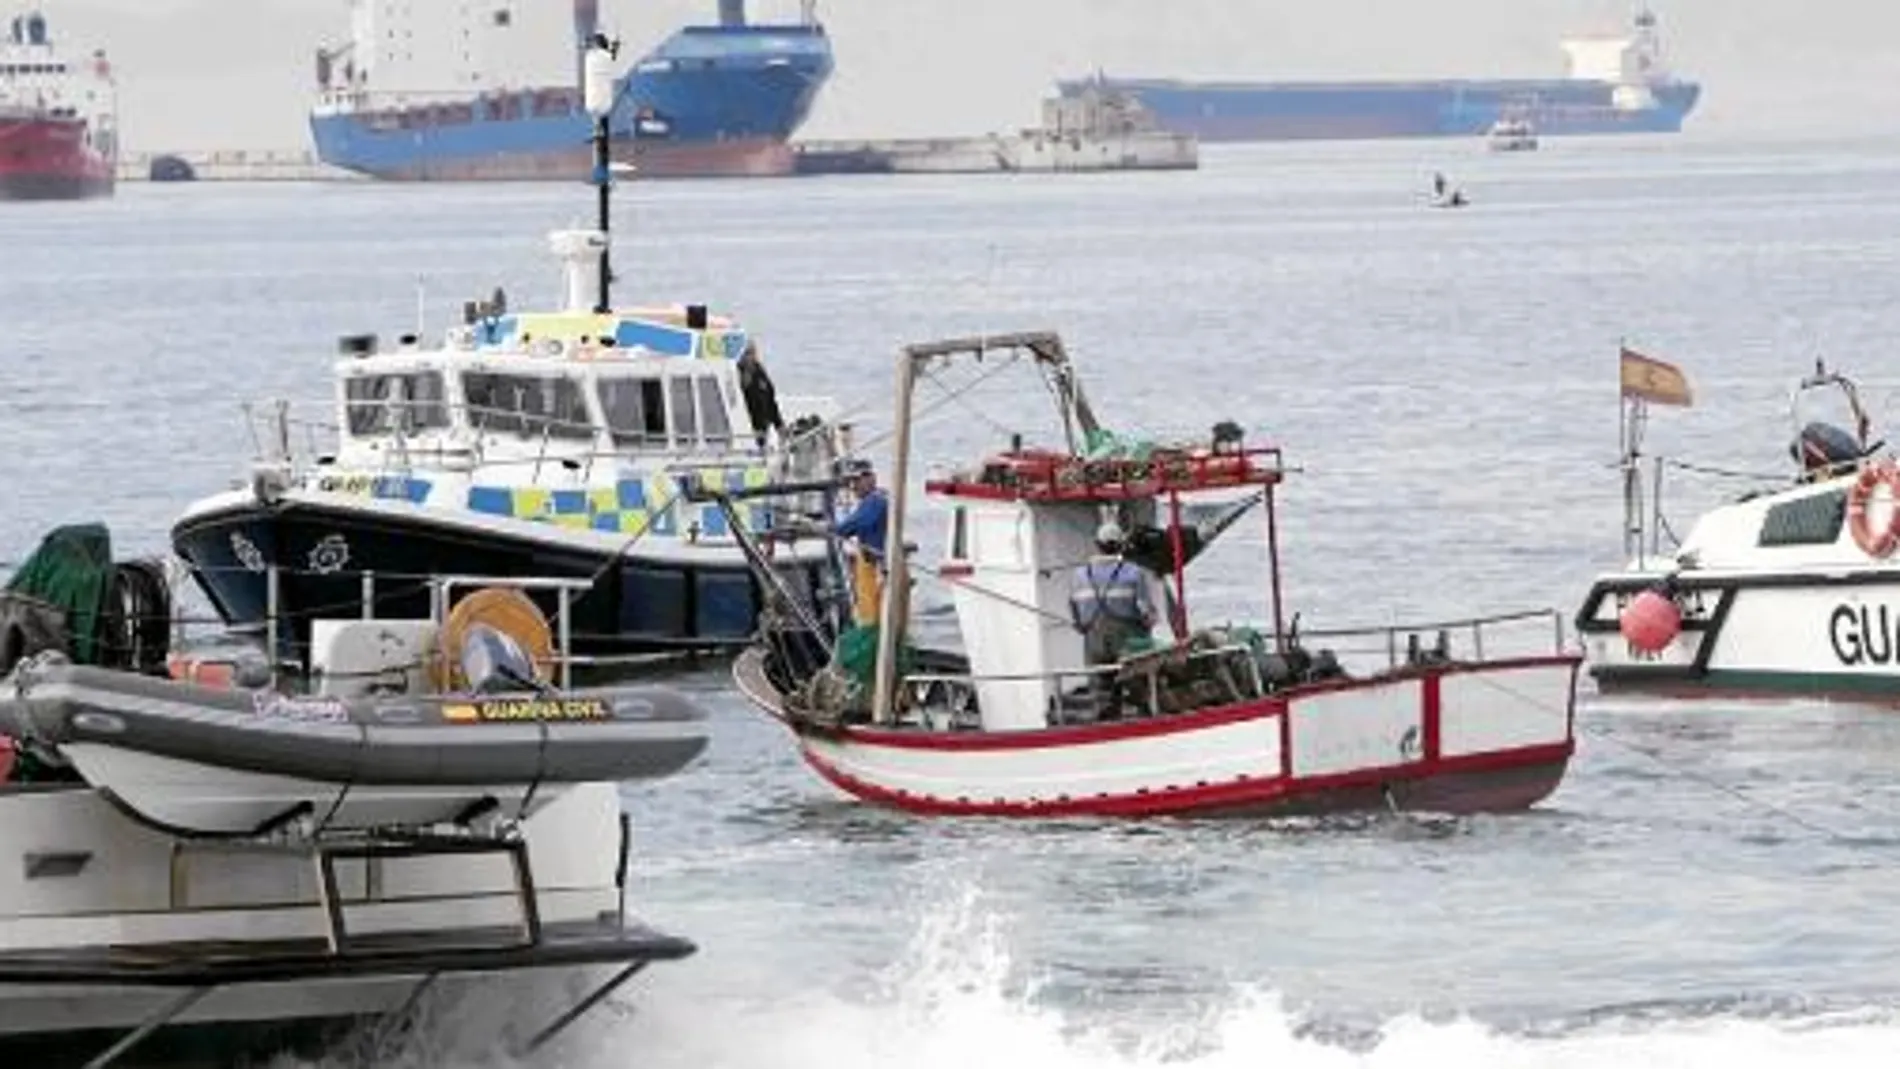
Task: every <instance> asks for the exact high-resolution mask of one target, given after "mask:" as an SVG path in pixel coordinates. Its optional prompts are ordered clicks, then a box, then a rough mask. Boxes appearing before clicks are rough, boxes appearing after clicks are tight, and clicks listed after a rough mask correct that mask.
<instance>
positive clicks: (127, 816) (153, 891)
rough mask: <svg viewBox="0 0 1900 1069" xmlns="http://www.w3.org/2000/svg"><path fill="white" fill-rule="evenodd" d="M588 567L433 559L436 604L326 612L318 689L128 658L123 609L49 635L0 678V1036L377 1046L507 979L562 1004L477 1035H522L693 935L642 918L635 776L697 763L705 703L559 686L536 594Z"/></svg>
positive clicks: (112, 1042)
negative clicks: (630, 900)
mask: <svg viewBox="0 0 1900 1069" xmlns="http://www.w3.org/2000/svg"><path fill="white" fill-rule="evenodd" d="M29 563H31V562H29ZM457 586H465V587H470V588H472V589H473V593H471V594H470V595H469V596H467V597H462V598H456V597H455V596H454V595H455V593H456V591H455V589H454V588H455V587H457ZM579 586H584V581H578V580H566V581H563V580H558V579H520V578H511V579H507V580H484V579H477V578H473V577H454V576H442V577H438V578H437V579H436V580H435V581H434V585H433V587H432V591H431V598H430V600H431V603H432V604H433V605H434V606H435V610H434V613H433V615H432V616H431V618H428V619H421V620H404V619H360V618H355V619H344V620H334V619H332V620H320V621H317V622H316V626H315V628H314V630H315V631H316V633H317V635H318V636H319V651H320V656H319V658H318V661H317V668H318V673H319V674H318V676H317V679H316V681H315V685H314V689H312V690H310V691H308V692H293V691H288V690H286V689H283V688H280V687H278V686H276V685H275V684H276V683H278V682H279V681H280V680H281V676H282V674H281V673H280V672H279V670H278V666H274V665H269V664H268V662H265V661H257V662H249V663H248V664H247V663H246V662H241V661H240V662H238V663H237V667H236V669H235V670H234V671H232V672H230V673H227V674H225V675H223V676H218V677H212V678H210V679H209V680H208V681H207V682H193V681H185V680H175V679H170V678H164V677H162V676H154V675H152V674H146V673H141V672H138V671H134V670H131V668H130V667H128V666H127V665H126V661H125V657H126V651H127V649H128V648H129V647H128V646H127V644H125V643H123V642H121V641H119V639H120V638H121V637H122V635H123V633H122V632H120V630H119V629H120V628H130V627H134V626H138V625H136V624H135V623H131V622H127V621H125V620H123V619H121V620H118V621H117V622H113V623H108V625H107V626H106V627H105V628H104V629H97V628H95V629H92V630H91V631H90V632H89V633H88V634H87V637H88V639H89V640H90V641H89V643H81V642H76V641H71V640H72V639H73V638H75V637H77V636H76V634H74V633H64V632H60V631H57V630H55V629H54V628H53V627H51V626H47V627H42V628H40V629H38V630H37V631H36V632H35V635H36V636H37V639H36V641H35V645H41V644H43V643H42V642H41V641H39V640H41V639H43V638H44V636H46V635H48V634H52V635H55V636H57V637H58V638H59V639H60V640H61V641H60V643H57V644H53V645H49V646H47V648H44V649H38V648H29V649H27V651H26V656H25V658H24V659H22V660H20V661H18V662H17V663H16V664H15V665H14V666H13V671H12V673H11V675H10V677H8V678H6V679H5V680H4V681H0V1060H4V1061H5V1062H6V1064H14V1063H15V1062H16V1061H18V1062H19V1064H60V1065H67V1064H71V1065H79V1064H85V1065H87V1066H89V1067H104V1066H108V1065H113V1064H117V1063H118V1062H119V1060H120V1059H121V1058H128V1057H135V1058H137V1059H139V1061H140V1063H141V1064H144V1063H146V1062H147V1060H148V1059H159V1060H164V1061H167V1062H169V1059H172V1058H175V1057H183V1056H185V1055H187V1054H190V1055H192V1056H198V1057H201V1056H204V1054H205V1053H206V1052H207V1051H215V1052H218V1053H219V1054H220V1056H249V1055H264V1056H269V1055H274V1054H278V1053H282V1052H285V1051H296V1052H300V1053H303V1054H305V1055H309V1056H315V1055H318V1054H321V1053H324V1052H335V1051H337V1050H339V1049H347V1050H356V1051H358V1052H359V1053H361V1054H362V1056H363V1057H366V1058H380V1057H383V1056H385V1055H386V1054H387V1053H389V1050H390V1046H389V1045H390V1044H392V1043H396V1042H399V1041H400V1040H402V1039H403V1038H404V1037H405V1034H406V1032H407V1031H408V1028H409V1026H410V1025H411V1024H412V1022H413V1020H414V1019H415V1016H416V1014H417V1013H418V1012H419V1010H420V1009H421V1008H422V1007H423V1006H424V1005H425V999H426V998H434V999H438V1000H446V1002H447V1004H448V1005H449V1006H450V1007H453V1005H454V1004H455V1000H456V999H458V998H461V997H466V996H469V995H472V994H476V993H478V992H479V991H480V990H481V989H482V988H484V987H487V986H491V985H493V984H496V983H507V984H509V985H510V987H509V989H508V990H509V995H510V997H509V1003H510V1005H511V1006H513V1005H515V1004H516V1002H517V997H519V999H520V1000H521V1001H522V1002H523V1003H524V1004H525V1005H527V1006H530V1007H532V1006H533V1005H535V1000H536V999H539V1000H542V1001H545V1000H546V999H548V998H553V999H557V1000H561V1001H564V1002H565V1003H567V1005H566V1006H565V1008H564V1009H562V1010H561V1011H560V1012H558V1013H556V1012H554V1011H553V1010H551V1009H550V1010H549V1011H547V1012H546V1013H545V1015H544V1016H542V1017H541V1018H539V1019H534V1018H532V1017H530V1016H527V1015H526V1011H524V1013H523V1014H513V1015H509V1016H508V1017H507V1018H506V1019H505V1020H503V1021H499V1022H494V1023H497V1024H499V1025H501V1026H502V1030H501V1031H499V1032H486V1033H483V1035H484V1036H485V1037H486V1038H485V1039H484V1040H481V1041H480V1042H483V1043H486V1042H490V1041H494V1042H503V1043H505V1044H507V1045H509V1046H511V1047H512V1048H513V1049H515V1050H516V1051H517V1052H520V1053H525V1052H526V1051H529V1050H532V1049H535V1048H538V1047H540V1046H542V1045H543V1044H545V1043H546V1042H547V1041H549V1040H551V1039H552V1038H554V1037H555V1036H556V1035H558V1034H559V1033H561V1032H562V1031H563V1030H564V1029H566V1028H567V1027H568V1025H570V1024H571V1023H572V1022H573V1021H574V1020H576V1019H578V1018H579V1017H580V1016H581V1015H582V1014H584V1013H585V1012H587V1011H588V1010H589V1009H591V1008H592V1007H594V1006H595V1005H597V1004H598V1003H599V1002H600V1001H601V1000H602V999H604V998H605V997H606V996H607V994H609V993H610V992H612V991H613V990H614V989H616V988H619V987H620V986H621V985H622V984H624V983H625V982H626V981H627V980H629V979H630V978H632V977H633V976H634V975H635V974H637V973H638V972H640V971H641V970H642V969H644V968H645V967H646V966H648V965H650V964H651V963H653V962H655V961H667V960H673V959H677V958H682V957H685V956H687V955H689V954H691V953H692V952H693V946H692V944H691V943H689V942H687V941H685V940H683V939H680V938H677V937H675V936H671V935H667V934H665V933H662V932H658V931H655V930H653V929H651V928H649V927H647V926H645V925H644V924H642V923H640V922H638V921H637V920H635V919H634V918H633V917H632V916H630V915H629V913H628V912H627V907H626V879H627V872H628V863H629V853H630V847H631V841H632V840H631V824H630V820H629V817H628V816H627V814H626V813H625V812H624V811H623V810H622V808H621V801H620V794H619V785H620V784H622V783H625V782H628V781H634V780H653V779H659V778H663V777H666V776H670V775H672V774H674V773H675V772H677V771H679V770H680V769H682V768H684V767H685V766H686V765H687V764H688V763H690V762H691V761H692V760H694V759H695V758H696V757H697V756H698V755H699V754H700V752H701V751H702V750H703V749H704V747H705V745H706V733H705V728H704V725H703V722H702V719H703V718H702V714H701V713H700V711H699V710H698V709H697V708H696V707H694V706H693V705H692V704H691V703H690V702H688V701H687V700H686V699H684V698H682V697H681V696H679V695H678V694H675V693H672V692H670V691H667V690H664V689H660V688H651V687H647V688H640V689H635V690H626V691H621V692H610V693H591V692H590V693H579V692H575V691H572V690H570V689H568V688H567V687H566V686H564V685H563V684H565V682H566V681H567V678H568V671H569V667H568V666H569V663H570V661H569V657H568V650H567V649H566V647H565V646H563V645H561V644H560V643H559V641H558V639H557V638H556V635H557V634H565V633H566V630H567V629H566V628H564V627H563V628H558V629H556V628H552V627H550V624H549V622H548V621H547V620H546V619H545V618H544V617H542V616H541V614H540V612H539V610H538V608H536V606H535V604H534V602H533V601H532V600H530V599H529V598H528V597H527V596H526V595H525V593H524V592H523V590H524V589H529V588H537V587H539V588H552V589H555V590H557V591H565V592H566V593H568V594H570V595H571V594H573V593H575V588H576V587H579ZM67 589H69V590H71V589H73V587H72V586H71V585H68V587H67ZM21 596H22V595H19V594H17V593H13V594H10V595H9V597H10V598H19V597H21ZM76 604H79V602H75V601H72V600H70V599H69V600H68V602H67V607H68V608H70V607H72V606H73V605H76ZM451 604H453V605H454V608H453V609H449V608H448V606H449V605H451ZM37 608H38V611H40V612H42V613H52V612H54V611H56V610H55V608H53V607H49V606H48V604H47V603H44V602H41V603H38V605H37ZM71 615H72V614H65V615H62V617H61V618H70V616H71ZM15 618H16V619H17V616H16V617H15ZM108 636H110V637H108ZM87 649H89V650H90V655H89V656H88V658H87V659H88V660H89V661H91V662H92V663H88V664H78V663H74V661H73V659H72V657H71V656H70V655H69V654H68V652H67V651H69V650H73V651H78V650H87ZM251 669H258V671H257V672H256V673H255V674H253V673H252V672H251ZM159 671H160V672H162V671H163V668H162V667H161V668H160V669H159ZM517 987H518V988H520V990H519V992H517V990H516V989H517ZM470 1027H471V1028H473V1027H474V1026H473V1025H470Z"/></svg>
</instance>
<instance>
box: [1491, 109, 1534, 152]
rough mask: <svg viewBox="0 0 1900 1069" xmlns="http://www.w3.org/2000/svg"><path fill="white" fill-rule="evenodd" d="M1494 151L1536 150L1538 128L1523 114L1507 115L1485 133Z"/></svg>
mask: <svg viewBox="0 0 1900 1069" xmlns="http://www.w3.org/2000/svg"><path fill="white" fill-rule="evenodd" d="M1485 139H1486V142H1487V143H1488V144H1489V145H1490V146H1491V151H1492V152H1535V151H1536V150H1537V130H1536V128H1535V127H1533V126H1531V121H1530V120H1529V119H1527V118H1524V117H1523V116H1521V115H1505V116H1502V117H1500V118H1499V119H1498V121H1497V122H1494V123H1492V124H1491V129H1490V131H1489V132H1488V133H1487V134H1486V135H1485Z"/></svg>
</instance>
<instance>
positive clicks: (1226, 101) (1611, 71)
mask: <svg viewBox="0 0 1900 1069" xmlns="http://www.w3.org/2000/svg"><path fill="white" fill-rule="evenodd" d="M1564 51H1565V52H1566V53H1567V54H1568V55H1569V59H1570V72H1569V77H1566V78H1548V79H1491V80H1467V79H1448V80H1439V81H1390V82H1384V81H1378V82H1373V81H1368V82H1193V81H1182V80H1178V79H1149V78H1111V77H1108V76H1105V75H1100V74H1098V75H1096V76H1095V77H1093V78H1088V79H1080V80H1075V81H1066V82H1062V83H1061V84H1060V89H1061V92H1062V93H1063V94H1064V95H1068V96H1074V95H1079V94H1081V93H1083V92H1085V91H1087V90H1089V89H1090V88H1097V89H1101V88H1106V89H1111V90H1117V91H1121V92H1125V93H1128V94H1130V95H1132V96H1133V97H1135V98H1136V99H1137V100H1139V101H1140V102H1141V104H1142V105H1143V106H1144V107H1146V108H1147V109H1148V111H1149V112H1150V113H1152V114H1153V115H1154V117H1155V120H1156V122H1157V123H1158V124H1159V125H1160V126H1162V127H1163V128H1164V129H1167V130H1169V131H1172V132H1174V133H1179V134H1193V135H1195V136H1196V137H1199V138H1200V139H1201V140H1203V141H1287V140H1300V139H1348V138H1386V137H1467V136H1470V137H1475V136H1479V135H1482V134H1484V133H1485V132H1487V131H1488V130H1490V129H1491V127H1492V125H1493V124H1494V123H1496V122H1498V121H1499V120H1500V119H1506V118H1509V119H1515V120H1522V121H1525V122H1528V123H1529V124H1530V125H1531V127H1532V128H1533V129H1534V130H1535V131H1536V132H1537V133H1538V134H1539V135H1565V134H1625V133H1676V132H1678V131H1680V130H1681V129H1682V123H1683V120H1684V119H1685V118H1687V117H1688V115H1689V113H1690V112H1691V111H1693V110H1694V109H1695V106H1696V102H1697V100H1698V99H1699V98H1700V97H1701V94H1702V87H1701V86H1700V85H1699V84H1697V83H1696V82H1693V81H1686V80H1683V79H1680V78H1677V77H1675V76H1673V75H1671V74H1669V73H1668V72H1667V70H1666V69H1665V68H1664V67H1663V64H1662V61H1661V48H1660V45H1659V43H1658V40H1657V33H1656V17H1655V15H1654V14H1652V13H1651V12H1650V11H1648V10H1647V9H1643V10H1639V11H1638V12H1637V14H1636V18H1635V22H1634V30H1633V32H1632V33H1631V34H1630V35H1628V36H1625V37H1602V38H1578V39H1573V40H1569V41H1565V42H1564Z"/></svg>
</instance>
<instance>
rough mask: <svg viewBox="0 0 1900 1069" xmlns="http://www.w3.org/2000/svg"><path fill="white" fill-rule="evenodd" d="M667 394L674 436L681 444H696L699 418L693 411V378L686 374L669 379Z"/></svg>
mask: <svg viewBox="0 0 1900 1069" xmlns="http://www.w3.org/2000/svg"><path fill="white" fill-rule="evenodd" d="M666 394H667V398H666V399H667V401H668V406H667V407H668V414H669V415H670V416H672V420H673V435H674V437H675V438H676V439H678V444H680V445H692V444H694V443H695V442H696V441H697V439H698V438H699V419H698V417H697V416H695V415H694V413H693V380H692V379H691V378H689V377H687V376H685V375H680V376H676V377H674V378H670V379H668V380H667V382H666Z"/></svg>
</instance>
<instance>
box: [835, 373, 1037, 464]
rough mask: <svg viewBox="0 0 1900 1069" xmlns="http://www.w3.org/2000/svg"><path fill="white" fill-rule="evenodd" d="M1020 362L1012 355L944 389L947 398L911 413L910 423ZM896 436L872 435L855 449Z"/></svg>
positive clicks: (888, 433) (891, 433) (890, 432)
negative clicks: (967, 380) (950, 387)
mask: <svg viewBox="0 0 1900 1069" xmlns="http://www.w3.org/2000/svg"><path fill="white" fill-rule="evenodd" d="M1021 360H1022V357H1021V355H1019V354H1015V353H1012V354H1011V355H1010V357H1009V359H1007V360H1003V361H1000V362H998V363H996V364H994V365H992V366H991V367H988V368H985V369H984V370H983V372H982V374H980V375H977V376H975V377H974V378H972V379H971V380H970V381H969V382H968V383H967V384H965V385H964V386H963V387H962V388H960V389H957V390H954V391H950V390H949V389H948V387H945V389H946V391H947V396H944V397H940V398H938V399H937V400H935V401H932V402H931V403H929V404H927V405H924V406H923V407H922V408H920V409H918V410H917V411H916V412H914V413H912V416H911V418H912V422H913V423H914V422H916V421H918V420H920V419H922V418H923V417H924V416H928V415H931V414H933V413H935V412H937V411H938V410H939V409H942V408H945V407H947V406H949V405H950V404H951V403H953V402H955V401H956V400H957V399H958V398H960V397H962V396H963V395H964V394H966V393H969V392H970V391H971V390H974V389H976V388H977V387H978V386H980V385H982V384H983V383H984V382H986V381H988V380H989V378H990V377H991V376H993V375H995V374H997V373H998V372H1001V371H1004V370H1007V369H1008V368H1011V367H1014V366H1015V365H1016V364H1017V363H1018V362H1019V361H1021ZM932 379H933V381H934V379H935V376H932ZM939 385H941V384H939ZM896 434H897V428H895V427H893V428H891V429H890V430H887V431H885V432H884V433H882V434H878V435H874V436H872V437H871V438H869V439H867V440H866V441H864V442H863V443H862V444H860V445H859V446H858V448H857V452H858V453H863V452H865V451H866V450H868V449H870V448H871V447H872V446H875V445H881V444H882V443H884V442H886V441H889V440H890V439H891V438H892V437H894V436H895V435H896Z"/></svg>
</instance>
